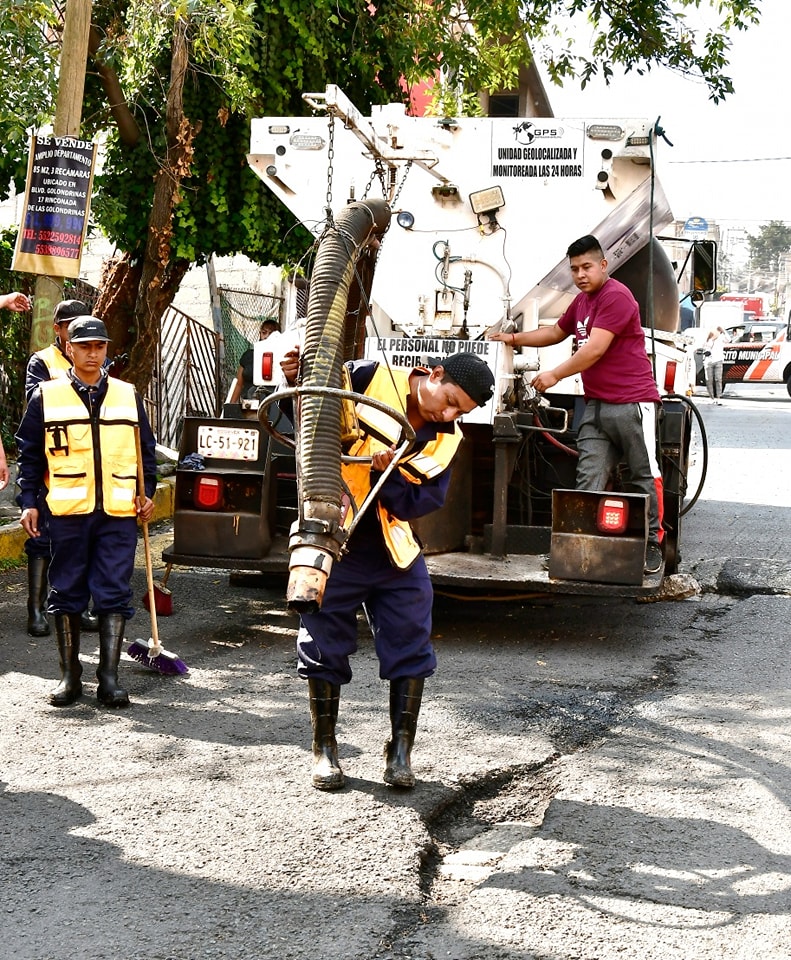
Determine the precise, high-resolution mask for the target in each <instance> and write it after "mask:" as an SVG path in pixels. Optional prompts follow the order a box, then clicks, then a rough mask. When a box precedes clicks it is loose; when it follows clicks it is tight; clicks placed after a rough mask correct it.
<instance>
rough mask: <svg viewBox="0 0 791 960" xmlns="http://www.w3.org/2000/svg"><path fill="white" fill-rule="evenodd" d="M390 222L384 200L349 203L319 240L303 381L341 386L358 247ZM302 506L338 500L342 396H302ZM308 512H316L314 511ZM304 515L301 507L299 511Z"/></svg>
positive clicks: (319, 504)
mask: <svg viewBox="0 0 791 960" xmlns="http://www.w3.org/2000/svg"><path fill="white" fill-rule="evenodd" d="M389 222H390V208H389V207H388V206H387V204H386V203H385V201H384V200H377V199H373V200H366V201H364V202H360V203H351V204H349V205H347V206H346V207H344V208H343V210H341V211H340V213H339V214H338V216H337V217H336V219H335V223H334V224H333V226H332V227H331V228H330V229H329V230H328V232H327V233H326V234H325V236H324V237H323V238H322V240H321V242H320V245H319V251H318V254H317V256H316V262H315V265H314V268H313V273H312V276H311V282H310V298H309V301H308V310H307V320H306V327H305V340H304V346H303V350H302V383H303V384H305V385H306V386H311V387H333V388H335V389H340V388H341V387H342V385H343V384H342V367H343V363H344V360H345V359H352V358H345V357H344V356H343V344H344V341H345V337H344V333H345V331H344V326H345V321H346V307H347V301H348V295H349V287H350V285H351V282H352V279H353V276H354V265H355V262H356V260H357V257H358V256H359V253H360V250H361V248H362V247H363V245H364V244H365V243H367V242H368V240H369V238H370V236H371V234H372V233H373V234H376V235H377V236H381V235H382V234H384V232H385V230H386V229H387V226H388V225H389ZM299 429H300V442H299V452H300V506H301V507H302V505H303V504H305V503H306V502H308V501H310V502H313V503H314V506H315V507H317V509H318V511H319V513H320V512H321V510H322V507H321V504H325V505H332V506H335V507H339V506H340V501H341V490H342V486H341V459H340V455H341V400H339V399H338V398H337V396H333V395H322V394H311V395H307V396H303V397H301V398H300V418H299ZM309 512H312V513H313V514H314V516H315V512H314V511H309ZM301 513H302V510H301Z"/></svg>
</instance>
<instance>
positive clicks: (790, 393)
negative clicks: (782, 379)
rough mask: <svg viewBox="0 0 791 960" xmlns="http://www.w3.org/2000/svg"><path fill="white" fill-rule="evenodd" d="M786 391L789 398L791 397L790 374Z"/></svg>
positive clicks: (790, 374)
mask: <svg viewBox="0 0 791 960" xmlns="http://www.w3.org/2000/svg"><path fill="white" fill-rule="evenodd" d="M786 390H787V391H788V396H789V397H791V373H789V375H788V379H787V380H786Z"/></svg>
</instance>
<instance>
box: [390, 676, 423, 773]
mask: <svg viewBox="0 0 791 960" xmlns="http://www.w3.org/2000/svg"><path fill="white" fill-rule="evenodd" d="M422 699H423V678H422V677H420V678H417V677H400V678H399V679H398V680H391V681H390V724H391V727H392V734H391V736H390V739H389V740H388V741H387V743H386V744H385V764H386V766H385V772H384V782H385V783H389V784H390V786H391V787H403V788H404V789H407V790H409V789H411V788H412V787H414V785H415V775H414V773H412V767H411V766H410V762H411V758H412V745H413V744H414V742H415V731H416V730H417V717H418V714H419V713H420V703H421V700H422Z"/></svg>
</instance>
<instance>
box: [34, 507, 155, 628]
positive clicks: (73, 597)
mask: <svg viewBox="0 0 791 960" xmlns="http://www.w3.org/2000/svg"><path fill="white" fill-rule="evenodd" d="M49 531H50V540H51V542H52V560H51V562H50V565H49V585H50V592H49V599H48V603H47V612H48V613H82V611H83V610H86V609H87V607H88V603H89V601H90V599H91V597H93V609H94V612H95V613H96V614H98V615H99V616H101V614H103V613H120V614H122V615H123V616H124V618H125V619H127V620H128V619H129V618H130V617H131V616H132V615H133V614H134V612H135V611H134V607H133V606H132V587H131V579H132V573H133V571H134V567H135V548H136V546H137V519H136V518H135V517H111V516H109V515H108V514H106V513H104V511H102V510H95V511H94V512H93V513H89V514H85V515H81V516H68V517H55V516H53V517H50V521H49Z"/></svg>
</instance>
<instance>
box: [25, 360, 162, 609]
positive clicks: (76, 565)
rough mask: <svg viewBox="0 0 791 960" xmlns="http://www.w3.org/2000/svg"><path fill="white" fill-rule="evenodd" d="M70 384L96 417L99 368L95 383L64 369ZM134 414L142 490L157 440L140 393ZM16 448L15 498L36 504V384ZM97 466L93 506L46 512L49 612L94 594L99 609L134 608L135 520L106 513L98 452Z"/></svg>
mask: <svg viewBox="0 0 791 960" xmlns="http://www.w3.org/2000/svg"><path fill="white" fill-rule="evenodd" d="M68 376H69V379H70V381H71V383H72V386H73V388H74V390H75V391H76V393H77V395H78V396H79V397H80V399H81V400H82V402H83V403H84V404H85V406H86V409H87V410H88V411H89V413H90V415H91V420H92V421H96V418H97V416H98V412H99V409H100V407H101V405H102V402H103V400H104V397H105V395H106V393H107V376H106V374H104V373H103V375H102V378H101V380H100V381H99V383H98V384H97V385H96V386H87V385H86V384H84V383H82V382H81V381H80V380H78V379H77V377H75V376H74V374H73V372H70V373H69V374H68ZM136 400H137V414H138V419H139V423H140V441H141V446H142V450H143V472H144V476H145V493H146V496H147V497H153V495H154V492H155V490H156V454H155V450H154V447H155V440H154V435H153V433H152V431H151V426H150V424H149V422H148V417H147V416H146V413H145V409H144V407H143V403H142V401H141V399H140V397H136ZM16 439H17V445H18V448H19V481H18V482H19V486H20V493H19V497H18V501H19V504H20V506H21V507H22V509H23V510H25V509H28V508H30V507H37V506H38V502H37V501H38V497H39V493H40V490H41V488H42V487H43V486H44V485H45V478H46V474H47V457H46V453H45V450H44V442H45V439H44V415H43V407H42V400H41V390H40V389H39V388H36V389H34V391H33V392H32V394H31V396H30V399H29V402H28V406H27V410H26V411H25V415H24V416H23V418H22V422H21V424H20V426H19V431H18V433H17V435H16ZM94 467H95V471H96V494H97V501H96V508H95V509H94V511H93V512H92V513H90V514H87V515H86V514H77V515H70V516H50V517H49V531H50V541H51V551H52V562H51V564H50V568H49V580H50V593H49V599H48V605H47V610H48V612H49V613H52V614H61V613H62V614H69V613H80V612H82V611H83V610H85V609H86V608H87V606H88V603H89V601H90V598H91V597H93V603H94V610H95V612H96V613H97V614H103V613H111V612H114V613H121V614H123V615H124V617H125V618H126V619H129V618H130V617H131V616H132V615H133V613H134V608H133V606H132V590H131V587H130V580H131V577H132V572H133V569H134V557H135V548H136V545H137V520H136V519H135V518H134V517H114V516H110V515H109V514H107V513H105V512H104V510H103V509H102V500H101V490H102V484H101V470H102V463H101V453H100V452H99V454H98V455H97V457H96V460H95V463H94Z"/></svg>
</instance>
